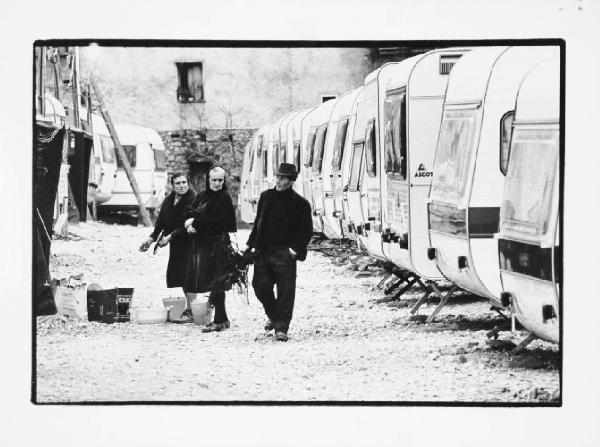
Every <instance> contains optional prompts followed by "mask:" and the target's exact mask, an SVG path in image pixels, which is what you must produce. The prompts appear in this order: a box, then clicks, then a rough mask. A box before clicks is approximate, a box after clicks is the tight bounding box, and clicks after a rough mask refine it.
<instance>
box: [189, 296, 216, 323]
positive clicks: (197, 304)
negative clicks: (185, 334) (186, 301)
mask: <svg viewBox="0 0 600 447" xmlns="http://www.w3.org/2000/svg"><path fill="white" fill-rule="evenodd" d="M213 311H214V308H213V307H212V306H210V305H209V304H208V301H206V302H202V301H194V302H193V303H192V315H193V316H194V324H197V325H198V326H206V325H207V324H209V323H211V322H212V319H213Z"/></svg>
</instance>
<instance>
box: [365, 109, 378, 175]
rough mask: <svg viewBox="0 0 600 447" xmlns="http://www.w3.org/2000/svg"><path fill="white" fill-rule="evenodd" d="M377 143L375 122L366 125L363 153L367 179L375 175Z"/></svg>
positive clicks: (371, 121)
mask: <svg viewBox="0 0 600 447" xmlns="http://www.w3.org/2000/svg"><path fill="white" fill-rule="evenodd" d="M376 151H377V141H376V139H375V120H370V121H369V122H368V123H367V133H366V135H365V152H366V156H367V158H366V162H367V174H368V175H369V177H375V176H376V175H377V153H376Z"/></svg>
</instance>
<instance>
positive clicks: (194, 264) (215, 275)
mask: <svg viewBox="0 0 600 447" xmlns="http://www.w3.org/2000/svg"><path fill="white" fill-rule="evenodd" d="M229 268H230V260H229V249H228V241H226V240H225V237H223V236H214V237H204V238H202V237H196V238H193V239H192V245H191V247H190V252H189V255H188V262H187V266H186V270H185V284H184V290H185V291H186V292H191V293H205V292H211V291H214V292H219V291H226V290H231V280H230V277H229Z"/></svg>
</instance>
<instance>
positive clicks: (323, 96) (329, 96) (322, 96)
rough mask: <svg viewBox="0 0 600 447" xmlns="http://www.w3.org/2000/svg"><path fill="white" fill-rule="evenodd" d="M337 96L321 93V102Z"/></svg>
mask: <svg viewBox="0 0 600 447" xmlns="http://www.w3.org/2000/svg"><path fill="white" fill-rule="evenodd" d="M335 98H337V96H336V95H321V102H327V101H329V100H330V99H335Z"/></svg>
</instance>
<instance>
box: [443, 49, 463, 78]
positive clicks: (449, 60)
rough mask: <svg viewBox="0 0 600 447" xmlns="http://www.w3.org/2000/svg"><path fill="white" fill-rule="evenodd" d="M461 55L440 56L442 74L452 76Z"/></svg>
mask: <svg viewBox="0 0 600 447" xmlns="http://www.w3.org/2000/svg"><path fill="white" fill-rule="evenodd" d="M460 56H461V55H460V54H441V55H440V74H441V75H447V74H450V71H451V70H452V67H454V64H456V62H457V61H458V60H459V59H460Z"/></svg>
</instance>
